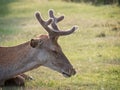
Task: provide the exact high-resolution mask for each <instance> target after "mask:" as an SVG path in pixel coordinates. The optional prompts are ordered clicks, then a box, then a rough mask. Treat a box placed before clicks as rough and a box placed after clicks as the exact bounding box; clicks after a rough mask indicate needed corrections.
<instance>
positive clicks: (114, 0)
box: [62, 0, 120, 5]
mask: <svg viewBox="0 0 120 90" xmlns="http://www.w3.org/2000/svg"><path fill="white" fill-rule="evenodd" d="M62 1H67V2H84V3H92V4H104V5H106V4H118V5H120V0H62Z"/></svg>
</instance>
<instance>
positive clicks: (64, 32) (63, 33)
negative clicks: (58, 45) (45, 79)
mask: <svg viewBox="0 0 120 90" xmlns="http://www.w3.org/2000/svg"><path fill="white" fill-rule="evenodd" d="M77 29H78V26H74V27H72V29H70V30H67V31H60V32H59V33H58V34H59V36H64V35H69V34H71V33H73V32H74V31H75V30H77Z"/></svg>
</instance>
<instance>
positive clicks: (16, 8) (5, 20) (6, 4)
mask: <svg viewBox="0 0 120 90" xmlns="http://www.w3.org/2000/svg"><path fill="white" fill-rule="evenodd" d="M51 8H52V9H54V10H55V11H56V15H57V16H59V15H63V14H64V15H65V20H64V21H62V22H61V23H60V24H59V25H60V28H62V29H68V28H70V27H71V26H73V25H78V26H79V30H78V31H76V33H74V34H73V35H70V36H67V37H61V38H60V39H59V43H60V45H61V47H62V48H63V51H64V53H65V54H66V56H67V57H68V58H69V59H70V62H71V63H72V64H73V66H74V67H75V69H76V70H77V74H76V75H75V76H73V77H71V78H64V77H63V76H62V75H61V74H59V73H57V72H54V71H52V70H50V69H48V68H45V67H40V68H38V69H35V70H32V71H29V72H27V73H26V74H28V75H31V76H33V78H34V80H33V81H26V90H27V89H30V90H39V89H41V90H119V88H120V82H119V81H120V8H119V7H117V6H115V5H112V6H111V5H106V6H92V5H90V4H84V3H82V4H78V3H66V2H61V1H49V2H48V1H47V0H44V1H43V0H42V1H40V0H7V1H6V0H0V46H14V45H18V44H20V43H23V42H25V41H28V40H30V39H31V38H33V37H35V36H36V35H38V34H45V33H46V32H45V31H44V30H43V28H42V27H41V26H40V25H39V23H38V21H37V20H36V19H35V17H34V12H35V11H40V12H41V13H42V15H43V16H44V18H45V19H46V18H47V11H48V10H49V9H51ZM14 88H15V87H14ZM15 89H16V88H15ZM17 89H18V90H21V89H22V88H17Z"/></svg>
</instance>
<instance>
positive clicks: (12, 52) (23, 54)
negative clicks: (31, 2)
mask: <svg viewBox="0 0 120 90" xmlns="http://www.w3.org/2000/svg"><path fill="white" fill-rule="evenodd" d="M35 16H36V18H37V20H38V21H39V23H40V24H41V25H42V27H43V28H44V29H45V30H46V31H47V32H48V35H40V36H39V37H36V38H34V39H31V41H28V42H26V43H23V44H20V45H18V46H14V47H0V85H4V84H5V83H7V81H8V82H9V81H10V80H14V81H15V83H18V84H19V85H20V84H24V75H23V73H24V72H26V71H29V70H32V69H34V68H37V67H39V66H41V65H42V66H45V67H48V68H51V69H53V70H55V71H58V72H60V73H62V74H63V75H64V76H65V77H70V76H72V75H74V74H75V73H76V71H75V69H74V68H73V66H72V65H71V64H70V62H69V61H68V59H67V57H66V56H65V55H64V53H63V52H62V49H61V47H60V46H59V44H58V43H57V40H58V38H59V36H65V35H69V34H71V33H73V32H74V31H75V30H76V29H77V27H76V26H74V27H73V28H72V29H70V30H68V31H61V30H59V28H58V26H57V23H58V22H60V21H61V20H63V19H64V16H60V17H58V18H57V17H55V16H54V14H53V10H49V16H50V19H49V20H48V21H44V20H43V19H42V17H41V15H40V13H39V12H36V13H35ZM21 74H22V75H21ZM20 80H22V81H20Z"/></svg>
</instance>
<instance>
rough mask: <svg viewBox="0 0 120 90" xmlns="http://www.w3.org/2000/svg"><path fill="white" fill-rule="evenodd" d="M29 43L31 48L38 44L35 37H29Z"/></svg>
mask: <svg viewBox="0 0 120 90" xmlns="http://www.w3.org/2000/svg"><path fill="white" fill-rule="evenodd" d="M30 45H31V46H32V47H33V48H35V47H36V46H37V45H38V40H36V39H31V41H30Z"/></svg>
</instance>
